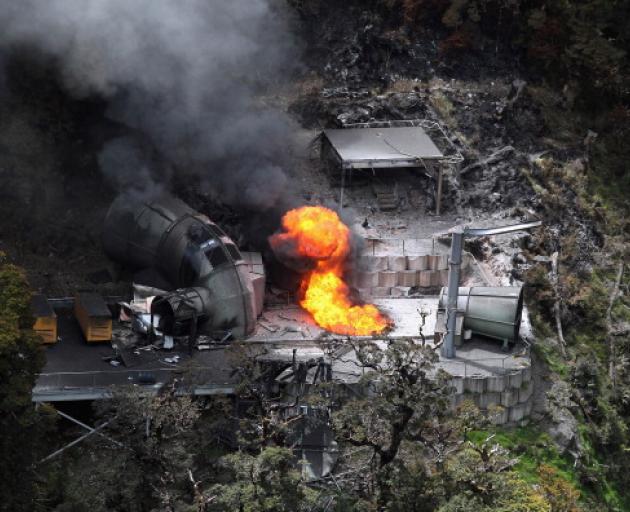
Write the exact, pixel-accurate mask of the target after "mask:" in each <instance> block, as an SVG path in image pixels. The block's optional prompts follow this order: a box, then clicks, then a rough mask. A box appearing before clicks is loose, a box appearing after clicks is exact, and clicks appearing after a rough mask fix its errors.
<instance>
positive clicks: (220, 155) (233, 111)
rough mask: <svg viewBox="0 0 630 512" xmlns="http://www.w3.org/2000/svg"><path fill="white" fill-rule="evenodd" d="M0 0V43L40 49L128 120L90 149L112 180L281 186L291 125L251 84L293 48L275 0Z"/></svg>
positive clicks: (68, 77) (241, 189)
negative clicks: (99, 147) (187, 179)
mask: <svg viewBox="0 0 630 512" xmlns="http://www.w3.org/2000/svg"><path fill="white" fill-rule="evenodd" d="M1 4H2V8H1V9H0V45H2V47H4V48H9V47H15V46H16V45H27V46H29V47H34V48H36V49H37V50H39V51H41V52H43V53H45V54H47V55H49V56H50V57H51V58H52V59H54V60H55V61H56V63H57V66H58V68H59V72H60V75H61V77H62V80H63V83H64V86H65V87H66V88H67V89H68V91H69V92H70V93H71V94H72V95H73V96H74V97H76V98H90V97H94V96H97V97H102V98H105V99H106V100H107V102H108V103H107V104H108V108H107V116H108V117H109V118H111V119H113V120H115V121H118V122H120V123H123V124H124V125H125V126H127V127H128V128H129V129H128V130H127V134H126V135H124V137H123V138H118V139H116V140H113V141H111V142H110V143H108V145H107V146H106V147H105V148H104V150H103V152H102V154H101V155H100V158H99V164H100V165H101V167H102V169H103V171H104V172H105V173H106V175H107V177H108V178H109V179H110V181H111V182H112V183H113V184H114V186H116V187H118V188H119V189H128V188H131V189H133V190H134V191H135V192H136V193H138V194H152V193H154V192H156V191H159V190H161V189H162V188H163V187H166V188H167V187H168V183H169V179H170V177H172V175H173V173H175V172H177V173H191V174H192V175H194V177H195V178H196V179H197V180H198V181H199V183H200V186H201V187H202V188H203V189H204V191H207V192H209V193H212V194H215V195H216V197H219V198H220V199H221V200H222V201H224V202H227V203H230V204H233V205H239V206H244V207H247V208H251V209H266V208H270V207H272V206H274V205H275V204H276V203H277V201H278V200H279V199H280V198H281V197H282V196H283V194H284V193H285V187H286V182H287V178H286V176H285V174H284V172H283V170H282V168H283V165H284V164H285V162H286V160H285V159H286V157H287V155H286V149H285V148H286V147H287V145H288V142H289V141H290V138H291V133H292V132H293V129H292V127H291V122H290V120H289V118H288V117H287V116H286V115H285V114H284V113H282V112H280V111H278V110H275V109H273V108H269V107H266V106H264V104H263V102H262V101H261V99H260V98H261V94H260V91H262V90H264V88H265V86H268V85H269V84H270V83H272V82H273V81H280V80H282V77H286V76H287V74H288V73H289V72H290V71H291V68H292V66H294V63H295V61H296V51H295V48H294V45H293V43H292V40H293V39H292V37H291V34H290V31H289V28H288V21H287V19H286V18H285V13H283V11H282V10H281V9H278V8H277V6H276V5H275V4H274V0H185V1H181V0H159V1H155V0H46V1H43V2H42V1H39V0H19V1H11V0H2V1H1ZM156 153H157V154H159V155H160V160H161V162H160V165H159V166H158V167H159V168H158V167H156V166H155V165H154V163H155V154H156Z"/></svg>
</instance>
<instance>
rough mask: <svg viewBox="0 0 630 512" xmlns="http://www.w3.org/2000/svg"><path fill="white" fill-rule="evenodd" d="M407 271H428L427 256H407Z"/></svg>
mask: <svg viewBox="0 0 630 512" xmlns="http://www.w3.org/2000/svg"><path fill="white" fill-rule="evenodd" d="M407 266H408V268H409V270H429V256H428V255H424V256H407Z"/></svg>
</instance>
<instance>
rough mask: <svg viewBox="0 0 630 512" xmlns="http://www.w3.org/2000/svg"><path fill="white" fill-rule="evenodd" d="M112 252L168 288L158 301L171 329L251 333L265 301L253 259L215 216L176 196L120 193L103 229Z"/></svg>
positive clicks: (155, 309) (162, 320)
mask: <svg viewBox="0 0 630 512" xmlns="http://www.w3.org/2000/svg"><path fill="white" fill-rule="evenodd" d="M103 245H104V248H105V251H106V252H107V254H108V255H109V256H110V257H111V258H112V259H114V260H115V261H117V262H119V263H121V264H122V265H124V266H125V267H128V268H131V269H134V270H137V271H140V274H138V275H139V276H141V277H140V280H142V279H143V278H144V279H145V280H147V281H145V283H143V284H149V285H152V286H156V287H157V288H162V289H165V290H167V293H165V294H163V295H161V296H159V297H157V298H156V299H155V300H154V301H153V302H152V304H151V310H150V313H151V315H152V316H153V315H155V316H156V317H159V324H158V326H157V328H158V329H159V330H160V331H161V332H163V333H165V334H167V335H175V336H177V335H182V334H185V333H190V332H191V331H192V332H203V333H207V334H211V333H213V332H223V333H227V332H231V333H232V335H233V336H234V337H236V338H243V337H246V336H248V335H250V334H251V333H252V332H253V331H254V329H255V326H256V316H257V313H259V312H257V301H256V297H255V291H254V285H253V283H252V279H251V278H250V275H249V270H248V266H247V263H246V262H245V260H244V259H243V257H242V255H241V253H240V251H239V250H238V248H237V247H236V245H235V244H234V242H233V241H232V240H231V239H230V238H229V237H228V236H227V235H226V234H225V233H224V232H223V231H222V230H221V228H219V226H217V225H216V224H215V223H213V222H212V221H211V220H210V219H208V217H206V216H205V215H202V214H201V213H199V212H196V211H195V210H193V209H192V208H190V207H189V206H188V205H187V204H185V203H184V202H182V201H180V200H179V199H176V198H174V197H172V196H168V195H164V196H162V197H159V198H157V199H151V200H148V201H142V200H134V199H133V198H132V197H129V196H126V195H122V196H119V197H118V198H117V199H116V200H115V201H114V202H113V204H112V205H111V207H110V209H109V212H108V214H107V217H106V219H105V226H104V231H103Z"/></svg>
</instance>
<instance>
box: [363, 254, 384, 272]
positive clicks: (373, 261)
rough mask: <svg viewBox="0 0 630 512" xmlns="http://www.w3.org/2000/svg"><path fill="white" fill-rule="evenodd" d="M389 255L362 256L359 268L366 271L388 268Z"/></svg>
mask: <svg viewBox="0 0 630 512" xmlns="http://www.w3.org/2000/svg"><path fill="white" fill-rule="evenodd" d="M387 264H388V258H387V256H361V258H359V268H360V269H361V270H366V271H376V272H379V271H381V270H387Z"/></svg>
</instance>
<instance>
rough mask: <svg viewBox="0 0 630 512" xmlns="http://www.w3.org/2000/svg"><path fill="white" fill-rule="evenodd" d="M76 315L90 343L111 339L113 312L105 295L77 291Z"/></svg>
mask: <svg viewBox="0 0 630 512" xmlns="http://www.w3.org/2000/svg"><path fill="white" fill-rule="evenodd" d="M74 316H75V317H76V319H77V321H78V322H79V325H80V326H81V330H82V331H83V336H84V337H85V340H86V341H87V342H88V343H94V342H99V341H111V339H112V314H111V312H110V310H109V308H108V307H107V304H105V301H104V300H103V297H101V296H100V295H98V294H96V293H77V294H76V296H75V297H74Z"/></svg>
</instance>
